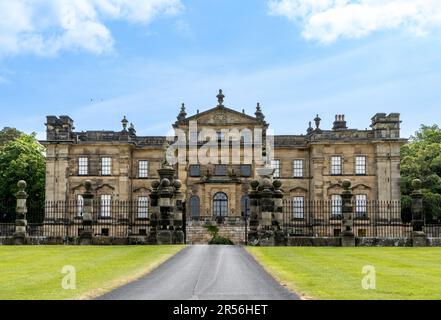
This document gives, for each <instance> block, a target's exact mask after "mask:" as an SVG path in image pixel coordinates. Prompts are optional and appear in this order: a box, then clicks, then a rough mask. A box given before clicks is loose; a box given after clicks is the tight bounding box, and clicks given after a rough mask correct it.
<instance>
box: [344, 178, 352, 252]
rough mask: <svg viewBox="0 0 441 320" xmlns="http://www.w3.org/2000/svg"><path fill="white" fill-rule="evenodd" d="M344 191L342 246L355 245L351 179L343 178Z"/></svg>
mask: <svg viewBox="0 0 441 320" xmlns="http://www.w3.org/2000/svg"><path fill="white" fill-rule="evenodd" d="M342 187H343V192H342V194H341V198H342V214H343V220H342V235H341V237H342V238H341V245H342V247H355V235H354V208H353V206H352V197H353V195H352V191H351V190H350V188H351V181H349V180H343V183H342Z"/></svg>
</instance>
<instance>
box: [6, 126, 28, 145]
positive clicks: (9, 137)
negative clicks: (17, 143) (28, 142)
mask: <svg viewBox="0 0 441 320" xmlns="http://www.w3.org/2000/svg"><path fill="white" fill-rule="evenodd" d="M22 135H23V132H21V131H19V130H17V129H15V128H9V127H4V128H3V129H2V130H1V131H0V146H4V145H5V144H6V143H8V142H10V141H13V140H15V139H17V138H20V137H21V136H22Z"/></svg>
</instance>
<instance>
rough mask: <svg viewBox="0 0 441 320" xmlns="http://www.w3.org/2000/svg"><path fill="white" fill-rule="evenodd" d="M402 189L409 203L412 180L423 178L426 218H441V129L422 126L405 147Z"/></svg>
mask: <svg viewBox="0 0 441 320" xmlns="http://www.w3.org/2000/svg"><path fill="white" fill-rule="evenodd" d="M401 177H402V178H401V192H402V194H403V202H404V203H409V201H410V197H409V196H410V194H411V193H412V186H411V183H412V180H413V179H421V181H422V182H423V194H424V199H423V201H424V208H425V214H426V219H428V220H431V219H441V129H440V128H439V127H438V126H437V125H433V126H424V125H423V126H421V129H420V130H419V131H418V132H416V133H415V136H412V137H411V138H410V141H409V143H408V144H406V145H405V146H403V148H402V149H401Z"/></svg>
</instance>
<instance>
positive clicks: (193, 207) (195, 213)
mask: <svg viewBox="0 0 441 320" xmlns="http://www.w3.org/2000/svg"><path fill="white" fill-rule="evenodd" d="M189 202H190V215H191V217H192V218H199V215H200V214H199V212H200V200H199V197H198V196H192V197H191V198H190V201H189Z"/></svg>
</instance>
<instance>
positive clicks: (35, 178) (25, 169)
mask: <svg viewBox="0 0 441 320" xmlns="http://www.w3.org/2000/svg"><path fill="white" fill-rule="evenodd" d="M2 132H3V131H2ZM11 132H13V131H11ZM19 180H25V181H26V182H27V184H28V187H27V190H26V191H27V192H28V194H29V214H30V217H29V218H28V220H29V221H30V222H38V221H37V220H40V219H41V215H42V208H44V196H45V157H44V148H43V146H42V145H41V144H39V143H38V141H37V140H36V138H35V134H32V135H26V134H22V133H21V134H19V135H18V137H15V138H14V137H12V140H9V141H7V142H5V144H4V145H2V146H0V201H1V202H2V204H3V207H4V208H3V209H2V212H3V213H2V216H0V219H1V220H3V221H5V220H7V221H12V220H13V219H14V208H15V193H16V192H17V182H18V181H19Z"/></svg>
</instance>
